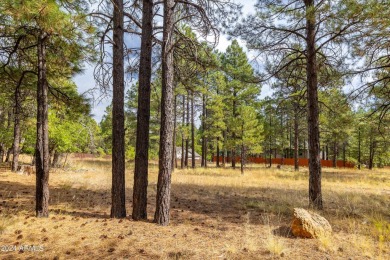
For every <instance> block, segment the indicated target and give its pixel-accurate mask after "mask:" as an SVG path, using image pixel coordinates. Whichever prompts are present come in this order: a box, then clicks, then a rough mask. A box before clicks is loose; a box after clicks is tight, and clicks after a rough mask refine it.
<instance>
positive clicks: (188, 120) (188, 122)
mask: <svg viewBox="0 0 390 260" xmlns="http://www.w3.org/2000/svg"><path fill="white" fill-rule="evenodd" d="M189 128H190V95H189V93H188V91H187V131H188V130H189ZM189 148H190V139H189V137H188V136H187V138H186V156H185V161H184V165H185V167H187V168H188V166H189V165H188V152H189Z"/></svg>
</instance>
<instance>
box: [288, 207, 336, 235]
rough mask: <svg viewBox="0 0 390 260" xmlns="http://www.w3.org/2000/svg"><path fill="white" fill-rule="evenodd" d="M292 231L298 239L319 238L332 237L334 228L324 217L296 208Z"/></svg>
mask: <svg viewBox="0 0 390 260" xmlns="http://www.w3.org/2000/svg"><path fill="white" fill-rule="evenodd" d="M291 231H292V234H293V235H294V236H296V237H303V238H318V237H320V236H328V235H330V234H331V233H332V227H331V226H330V224H329V222H328V221H327V220H326V219H325V218H324V217H322V216H320V215H318V214H316V213H313V212H310V213H309V212H308V211H307V210H305V209H302V208H294V219H293V221H292V224H291Z"/></svg>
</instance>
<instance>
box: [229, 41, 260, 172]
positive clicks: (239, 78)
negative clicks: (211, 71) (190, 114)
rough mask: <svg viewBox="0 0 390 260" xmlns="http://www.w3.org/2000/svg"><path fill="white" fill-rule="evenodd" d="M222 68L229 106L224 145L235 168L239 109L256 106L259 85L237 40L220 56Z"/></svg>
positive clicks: (237, 147)
mask: <svg viewBox="0 0 390 260" xmlns="http://www.w3.org/2000/svg"><path fill="white" fill-rule="evenodd" d="M222 68H223V71H224V73H225V79H226V96H225V102H227V103H228V104H229V106H228V109H227V111H229V112H228V113H230V114H229V115H228V116H227V117H226V120H227V121H226V126H227V132H228V133H229V138H228V142H227V144H225V145H226V146H227V147H228V150H231V158H232V167H233V168H235V167H236V165H235V164H236V158H235V157H236V152H237V151H238V149H239V138H238V136H239V132H240V125H239V123H238V118H239V117H240V114H239V108H240V106H243V105H255V104H256V97H257V95H259V94H260V85H259V84H257V83H255V82H256V81H257V80H256V78H255V75H254V71H253V68H252V66H251V65H250V64H249V61H248V58H247V56H246V54H245V52H244V51H243V49H242V48H241V47H240V46H239V44H238V42H237V40H233V41H232V44H231V45H230V46H229V47H228V48H227V50H226V53H225V54H224V55H223V56H222Z"/></svg>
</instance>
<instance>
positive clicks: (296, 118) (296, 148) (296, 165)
mask: <svg viewBox="0 0 390 260" xmlns="http://www.w3.org/2000/svg"><path fill="white" fill-rule="evenodd" d="M298 113H299V107H298V104H295V111H294V170H295V171H299V115H298Z"/></svg>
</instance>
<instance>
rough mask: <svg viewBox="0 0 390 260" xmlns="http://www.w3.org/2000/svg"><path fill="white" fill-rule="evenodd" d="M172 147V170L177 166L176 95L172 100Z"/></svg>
mask: <svg viewBox="0 0 390 260" xmlns="http://www.w3.org/2000/svg"><path fill="white" fill-rule="evenodd" d="M173 110H174V112H173V141H172V142H173V149H172V171H174V170H175V167H176V168H177V158H176V155H177V153H176V117H177V113H176V112H177V111H176V95H175V100H174V102H173Z"/></svg>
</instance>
